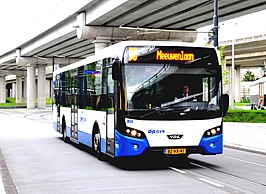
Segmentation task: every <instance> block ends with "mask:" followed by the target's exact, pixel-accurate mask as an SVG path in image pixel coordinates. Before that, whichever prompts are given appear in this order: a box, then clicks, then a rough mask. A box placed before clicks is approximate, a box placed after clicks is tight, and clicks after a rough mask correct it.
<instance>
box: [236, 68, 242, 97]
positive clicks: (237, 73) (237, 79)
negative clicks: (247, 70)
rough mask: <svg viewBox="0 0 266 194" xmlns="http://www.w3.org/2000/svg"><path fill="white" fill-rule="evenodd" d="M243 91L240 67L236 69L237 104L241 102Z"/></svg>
mask: <svg viewBox="0 0 266 194" xmlns="http://www.w3.org/2000/svg"><path fill="white" fill-rule="evenodd" d="M240 89H241V76H240V67H236V74H235V102H240V101H241V97H240V93H241V91H240Z"/></svg>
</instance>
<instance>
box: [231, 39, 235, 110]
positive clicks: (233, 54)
mask: <svg viewBox="0 0 266 194" xmlns="http://www.w3.org/2000/svg"><path fill="white" fill-rule="evenodd" d="M231 75H232V76H231V80H232V84H231V85H232V94H231V108H232V109H234V108H235V39H234V38H233V39H232V69H231Z"/></svg>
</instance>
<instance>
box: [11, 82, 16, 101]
mask: <svg viewBox="0 0 266 194" xmlns="http://www.w3.org/2000/svg"><path fill="white" fill-rule="evenodd" d="M11 97H12V98H16V83H12V95H11Z"/></svg>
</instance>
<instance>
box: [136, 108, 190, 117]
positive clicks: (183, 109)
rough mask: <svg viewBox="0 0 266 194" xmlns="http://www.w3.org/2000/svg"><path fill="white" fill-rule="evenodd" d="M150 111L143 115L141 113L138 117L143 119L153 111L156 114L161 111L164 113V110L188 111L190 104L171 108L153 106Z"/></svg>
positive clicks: (159, 113)
mask: <svg viewBox="0 0 266 194" xmlns="http://www.w3.org/2000/svg"><path fill="white" fill-rule="evenodd" d="M151 110H152V111H151V112H149V113H146V114H144V115H142V116H141V117H140V118H141V119H143V118H144V117H146V116H149V115H152V114H154V113H157V114H158V115H161V114H162V113H166V112H178V113H180V114H181V113H186V112H189V111H190V106H180V107H173V108H169V107H155V108H153V109H151Z"/></svg>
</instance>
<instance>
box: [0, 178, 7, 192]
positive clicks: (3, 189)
mask: <svg viewBox="0 0 266 194" xmlns="http://www.w3.org/2000/svg"><path fill="white" fill-rule="evenodd" d="M0 193H1V194H6V191H5V187H4V184H3V180H2V176H1V174H0Z"/></svg>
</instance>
